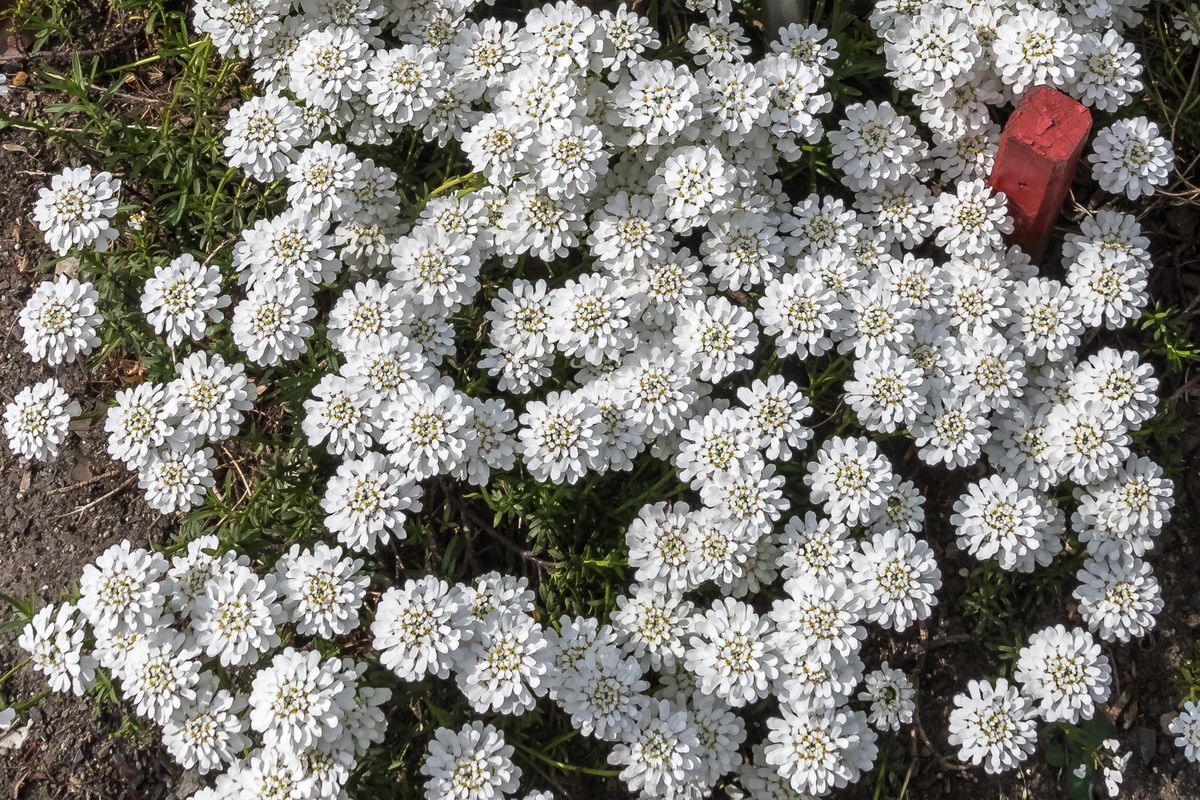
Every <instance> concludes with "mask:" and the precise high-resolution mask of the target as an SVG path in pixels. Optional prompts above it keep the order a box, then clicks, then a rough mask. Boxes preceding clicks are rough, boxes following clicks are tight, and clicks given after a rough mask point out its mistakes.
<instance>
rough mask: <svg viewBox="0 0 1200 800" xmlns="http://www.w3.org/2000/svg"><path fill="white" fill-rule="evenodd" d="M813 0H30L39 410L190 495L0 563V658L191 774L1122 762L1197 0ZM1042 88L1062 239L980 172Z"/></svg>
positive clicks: (415, 779)
mask: <svg viewBox="0 0 1200 800" xmlns="http://www.w3.org/2000/svg"><path fill="white" fill-rule="evenodd" d="M118 8H119V13H118ZM104 11H107V12H108V13H110V14H113V15H114V16H112V17H110V19H119V20H121V21H122V22H123V27H120V28H118V29H116V30H110V31H108V33H107V34H106V35H107V36H108V37H112V41H109V42H105V41H103V40H101V41H98V42H95V43H93V46H91V47H88V48H82V47H79V46H77V45H75V46H66V47H63V46H62V43H64V42H67V43H73V42H75V41H76V40H75V38H74V37H75V36H76V35H77V34H76V33H75V31H76V30H77V29H81V28H83V27H84V26H88V25H91V26H96V25H97V22H96V19H95V15H96V14H98V13H102V12H104ZM803 12H804V16H805V17H806V21H805V22H804V23H801V24H796V25H793V26H791V27H788V28H786V29H784V30H782V31H779V32H776V31H770V30H766V29H764V28H763V26H762V24H761V19H762V16H763V15H762V14H761V13H760V10H759V9H758V8H756V7H752V6H743V5H739V6H736V7H730V6H728V5H725V4H717V3H704V2H701V3H689V4H678V5H676V4H671V3H656V4H650V5H646V6H633V7H626V6H616V5H613V6H611V7H609V6H603V7H600V6H597V7H591V6H582V5H576V4H574V3H567V2H564V3H557V4H552V5H546V6H542V7H534V6H531V7H529V8H521V7H518V6H514V5H510V4H504V3H498V4H496V5H495V6H484V5H480V6H473V5H469V4H466V3H458V4H455V3H446V4H439V3H429V4H400V3H385V2H371V0H361V1H358V2H336V1H332V0H331V1H329V2H325V1H323V0H304V1H303V2H299V3H294V4H293V3H289V2H283V1H282V0H237V1H236V2H229V1H227V0H207V1H206V2H198V3H193V4H187V5H181V6H179V7H174V6H166V5H164V4H162V3H160V2H157V1H156V0H146V1H144V2H141V1H139V0H127V2H123V3H121V4H120V5H119V6H117V5H114V6H111V7H108V6H102V7H91V6H87V5H86V4H75V3H68V2H63V3H50V4H41V3H39V4H33V5H28V4H22V3H18V4H17V5H16V7H15V9H14V10H12V11H11V12H10V16H11V18H12V30H13V31H14V32H16V33H17V35H21V36H25V37H26V38H27V39H28V41H23V42H22V43H21V48H23V49H24V50H25V51H26V52H20V53H18V54H17V55H16V57H15V58H14V59H13V60H14V61H16V62H18V63H22V64H23V65H25V66H27V67H29V69H28V71H25V70H23V71H21V72H19V73H15V74H14V75H13V76H12V83H13V84H14V87H13V89H12V90H11V91H10V92H9V93H8V96H7V97H6V99H5V102H12V101H13V100H14V99H15V96H17V95H20V94H22V93H25V92H32V91H34V90H35V89H36V90H37V91H39V92H44V93H45V95H44V96H46V97H50V98H52V101H50V102H46V103H43V104H39V105H36V106H33V107H30V108H29V109H28V111H27V113H24V114H19V115H13V116H10V117H9V118H8V121H7V122H6V125H7V126H8V127H7V128H6V130H8V131H19V132H21V133H22V134H25V135H31V136H35V137H39V138H41V139H43V140H45V141H48V142H52V143H54V144H55V145H57V146H59V147H61V148H62V149H63V151H64V152H65V153H67V154H68V158H67V162H68V163H66V164H63V165H61V167H60V168H59V169H57V170H55V171H54V173H52V174H48V175H46V176H45V180H44V183H45V184H46V185H45V186H44V187H43V188H42V190H41V191H40V192H39V193H37V195H36V196H31V197H29V198H27V206H28V207H27V208H26V212H27V213H28V215H29V219H30V221H31V225H32V229H33V230H36V231H37V232H38V236H39V237H41V238H42V239H43V240H44V243H45V246H46V247H47V248H48V250H47V257H46V259H45V262H44V263H43V264H41V265H40V267H41V268H43V269H45V270H46V271H47V273H48V274H47V276H46V279H45V280H44V281H39V282H37V283H36V284H35V286H33V287H32V288H31V290H30V291H29V292H27V293H26V295H25V296H22V297H21V298H20V303H21V311H20V313H19V315H18V319H17V330H16V335H17V336H18V337H19V339H20V342H21V346H22V347H23V349H24V352H25V355H26V357H28V358H30V359H32V360H33V361H34V362H36V363H38V364H40V365H42V367H43V370H44V371H43V372H42V373H41V377H40V379H39V380H37V381H34V382H30V383H29V385H28V386H24V387H23V386H13V387H6V389H10V390H11V391H10V394H11V398H9V399H10V402H9V403H8V406H7V408H6V411H5V434H6V438H7V440H8V444H9V447H10V449H11V450H12V451H13V452H14V453H16V454H18V455H19V456H20V457H21V458H23V459H25V460H27V461H29V462H32V463H35V464H43V463H52V462H53V460H54V459H55V458H56V457H57V456H58V454H59V452H60V451H61V450H64V449H66V448H68V447H70V446H71V443H72V437H73V436H74V435H75V433H73V430H77V429H78V426H79V422H78V420H79V419H80V418H83V419H85V420H86V419H88V418H89V417H90V418H91V422H92V425H93V426H94V427H96V428H97V429H98V430H102V431H103V433H102V438H103V441H104V443H105V449H106V450H107V456H108V457H109V458H111V459H112V460H113V461H114V462H116V464H117V465H119V469H120V470H121V471H122V472H121V476H120V480H122V481H123V483H118V490H120V489H122V488H123V489H126V490H130V491H133V489H134V487H136V489H137V491H138V493H139V495H140V498H141V499H139V501H138V502H139V503H143V504H144V506H146V507H148V508H149V509H152V510H153V511H154V512H155V513H159V514H162V515H165V517H164V518H165V519H167V520H168V525H167V528H168V533H167V535H165V536H162V537H156V538H155V540H154V541H153V542H151V541H148V540H147V537H135V536H130V537H128V539H126V540H124V541H120V542H119V543H117V544H114V545H113V546H111V547H106V548H105V549H103V550H98V551H97V552H94V553H90V554H89V555H88V558H87V561H88V562H90V563H87V564H86V566H84V567H83V568H82V569H81V570H80V572H79V575H78V581H77V585H76V586H75V587H74V588H73V589H72V591H71V592H70V593H69V595H68V596H67V597H64V598H60V599H59V600H58V601H57V602H54V603H50V604H39V603H36V602H35V601H32V600H25V599H23V596H13V597H11V598H9V599H10V605H11V606H12V614H13V622H12V625H11V628H12V630H13V631H14V632H15V633H16V634H18V636H17V644H18V647H19V650H20V652H21V655H20V656H18V658H19V660H14V664H13V669H12V670H10V671H9V672H8V673H7V674H6V675H5V676H4V678H3V679H2V680H4V681H8V680H10V679H12V678H14V676H18V675H22V676H27V675H28V673H29V672H37V673H39V674H40V676H41V678H43V679H44V680H45V681H46V682H47V683H48V685H49V689H50V690H51V691H53V692H58V693H67V694H75V695H84V694H90V695H92V696H93V697H95V698H96V699H97V701H98V702H99V703H102V704H109V705H112V704H122V706H121V707H122V708H124V709H125V711H126V712H127V713H128V716H127V717H126V718H125V724H124V726H123V730H124V732H125V733H126V734H128V735H136V736H141V737H144V738H148V739H152V740H153V741H156V742H161V744H162V746H163V747H165V749H166V751H167V753H168V754H169V755H170V757H171V758H172V759H173V760H174V761H175V762H177V764H178V765H179V767H180V768H181V769H183V770H186V771H187V773H188V774H189V775H191V776H192V778H193V784H195V783H196V781H197V780H198V781H199V784H198V785H196V788H195V792H194V794H192V796H193V797H197V798H212V797H236V798H257V797H340V796H352V797H377V796H395V795H399V796H412V797H421V796H423V797H428V798H444V797H454V798H476V797H477V798H491V797H509V796H511V797H526V798H537V799H538V800H544V799H545V798H546V797H593V796H614V797H619V796H645V797H697V798H698V797H708V796H731V797H735V796H740V797H752V798H760V797H761V798H768V797H819V796H825V795H827V794H830V793H832V792H836V791H842V790H844V791H848V792H859V793H861V792H863V791H866V792H868V793H870V794H873V796H876V797H881V796H897V797H902V796H921V795H916V794H913V792H914V791H916V790H915V789H912V788H911V787H912V786H915V784H912V783H911V782H912V781H913V779H914V775H915V770H916V768H917V766H918V764H919V761H920V760H921V758H924V759H925V760H926V761H930V760H932V761H934V762H937V768H938V769H939V770H942V771H959V770H970V769H974V770H977V771H978V772H979V773H985V774H986V773H996V774H1001V773H1011V772H1014V771H1018V770H1023V769H1025V768H1027V767H1029V766H1030V764H1031V763H1033V762H1036V761H1039V760H1040V761H1043V762H1045V764H1046V765H1047V766H1048V767H1049V768H1051V769H1052V770H1053V771H1054V772H1055V775H1056V777H1057V778H1058V779H1059V780H1060V782H1061V788H1060V789H1057V790H1056V791H1060V792H1061V793H1064V794H1066V795H1070V796H1073V797H1087V796H1091V795H1092V793H1093V792H1103V793H1109V794H1112V793H1115V792H1116V791H1118V790H1119V788H1120V785H1121V783H1122V775H1123V773H1124V771H1125V768H1126V765H1127V763H1128V761H1129V758H1130V749H1129V748H1130V747H1131V744H1130V743H1129V742H1127V741H1126V742H1123V741H1121V739H1120V737H1119V736H1118V732H1117V730H1116V727H1115V725H1114V718H1115V717H1117V716H1118V715H1119V713H1120V710H1119V709H1120V707H1121V706H1122V704H1123V703H1124V702H1125V701H1123V700H1122V692H1121V691H1120V688H1121V683H1120V679H1121V675H1120V664H1121V656H1120V655H1119V653H1121V651H1122V648H1123V647H1129V646H1130V643H1131V642H1136V641H1145V640H1146V639H1147V638H1148V637H1151V636H1153V631H1154V629H1155V627H1156V625H1157V619H1158V617H1159V615H1160V614H1161V613H1165V612H1164V598H1166V597H1169V596H1170V592H1169V590H1168V587H1166V586H1164V584H1163V583H1162V582H1161V581H1160V580H1159V579H1158V578H1157V577H1156V571H1155V561H1156V558H1157V557H1158V556H1159V555H1161V554H1162V553H1163V552H1164V551H1165V550H1167V549H1169V548H1168V545H1167V543H1168V542H1170V543H1171V544H1172V545H1174V543H1176V542H1177V538H1176V536H1175V535H1173V534H1172V528H1171V526H1172V524H1175V525H1178V515H1177V513H1176V509H1175V494H1176V492H1175V487H1176V484H1177V483H1178V482H1180V481H1182V480H1184V479H1185V478H1186V474H1187V467H1188V465H1187V463H1186V460H1184V459H1182V458H1181V454H1180V451H1179V449H1178V448H1176V447H1173V446H1172V442H1173V441H1176V440H1177V438H1178V436H1179V433H1180V431H1185V430H1190V428H1191V425H1190V422H1191V420H1190V419H1189V418H1188V417H1187V415H1186V413H1181V411H1180V409H1179V408H1178V405H1177V401H1179V400H1180V399H1186V393H1183V394H1181V392H1182V391H1183V390H1184V389H1186V387H1187V386H1188V382H1187V381H1186V375H1187V372H1186V370H1187V368H1188V365H1189V363H1190V362H1191V361H1194V360H1195V359H1196V357H1197V350H1196V348H1195V347H1194V346H1193V345H1192V344H1191V342H1190V331H1189V330H1188V327H1187V322H1186V319H1187V313H1188V312H1190V311H1191V310H1192V309H1191V308H1184V309H1179V308H1173V307H1172V306H1171V303H1170V302H1163V301H1161V300H1160V299H1159V298H1156V297H1154V296H1153V295H1154V293H1153V292H1152V291H1151V290H1150V286H1151V282H1152V275H1153V274H1154V273H1155V270H1157V269H1162V268H1163V265H1161V264H1156V263H1155V260H1154V259H1153V258H1152V256H1151V249H1152V246H1151V242H1150V240H1149V238H1148V236H1147V235H1145V234H1146V232H1145V231H1143V223H1144V222H1148V218H1147V216H1146V212H1147V211H1148V209H1151V208H1154V206H1152V205H1150V204H1151V203H1158V202H1161V201H1162V199H1163V198H1168V199H1177V200H1179V201H1180V203H1181V204H1185V203H1186V202H1188V201H1189V200H1194V198H1195V194H1196V191H1197V190H1196V188H1195V187H1194V186H1193V185H1192V184H1191V183H1190V182H1189V181H1190V177H1189V176H1190V175H1192V174H1193V171H1192V168H1193V166H1194V164H1193V163H1192V162H1191V161H1189V159H1194V158H1195V152H1196V151H1195V148H1194V145H1195V142H1196V134H1197V130H1196V128H1197V124H1198V123H1197V116H1198V115H1197V108H1198V105H1200V99H1198V98H1200V92H1198V90H1197V86H1196V83H1197V72H1196V67H1195V66H1194V61H1195V59H1194V54H1195V49H1194V47H1193V45H1194V44H1195V42H1194V41H1193V40H1194V39H1195V38H1196V37H1195V30H1196V28H1195V22H1196V19H1195V11H1194V9H1192V8H1191V7H1188V6H1179V7H1178V8H1176V7H1172V8H1170V9H1166V8H1159V7H1154V8H1150V7H1149V4H1146V3H1138V2H1108V3H1097V4H1088V3H1062V4H1045V5H1044V7H1043V6H1038V7H1033V6H1028V5H1025V4H1020V3H1007V2H976V3H949V2H946V3H942V2H926V3H892V2H882V3H878V4H869V3H868V4H842V3H836V2H834V3H816V4H812V6H811V7H809V8H805V9H803ZM809 22H811V24H809ZM133 36H136V37H139V39H141V40H144V42H145V44H146V45H147V49H146V51H145V52H140V53H137V54H136V57H135V58H134V59H132V60H129V61H119V60H118V61H116V62H115V63H114V62H113V61H112V60H111V59H110V58H109V55H110V53H113V52H117V51H122V52H123V50H122V48H123V47H124V43H125V42H126V41H127V40H128V39H129V38H130V37H133ZM18 79H19V80H18ZM146 79H148V80H152V81H154V82H156V83H157V84H158V85H161V86H163V87H165V91H164V92H161V93H157V94H156V93H150V94H147V95H141V94H139V92H138V91H137V89H138V82H139V81H141V80H146ZM18 83H19V84H20V85H17V84H18ZM1042 85H1047V86H1053V87H1057V88H1058V89H1061V90H1062V91H1064V92H1066V93H1067V94H1069V95H1071V96H1074V97H1076V98H1078V99H1079V100H1080V101H1081V102H1083V103H1085V104H1086V105H1087V106H1089V107H1090V108H1091V109H1092V112H1093V113H1094V114H1095V128H1094V134H1093V137H1092V139H1091V141H1090V142H1089V144H1088V147H1087V150H1086V157H1085V160H1084V162H1083V165H1082V167H1081V175H1080V178H1079V180H1078V181H1077V189H1081V190H1086V191H1087V192H1088V193H1089V194H1090V196H1088V197H1083V196H1081V195H1076V197H1075V202H1074V203H1073V204H1072V207H1071V209H1070V212H1071V215H1072V223H1071V224H1070V225H1068V226H1065V227H1064V229H1063V230H1062V231H1060V235H1059V237H1058V238H1057V240H1056V241H1055V243H1054V244H1053V246H1052V247H1051V249H1050V251H1049V253H1048V254H1047V255H1046V256H1044V257H1042V258H1040V259H1039V261H1038V262H1037V263H1034V262H1033V261H1031V260H1030V258H1029V257H1028V256H1027V255H1026V254H1025V253H1023V252H1022V251H1021V250H1020V249H1019V248H1016V247H1013V246H1011V245H1010V244H1009V242H1008V241H1007V240H1006V235H1007V234H1009V233H1010V232H1011V230H1012V222H1011V219H1010V218H1009V216H1008V215H1007V213H1006V205H1005V198H1004V197H1003V195H1000V194H998V193H997V192H995V191H994V190H992V189H991V187H990V186H989V185H988V183H987V178H988V176H989V174H990V172H991V167H992V159H993V158H994V155H995V150H996V146H997V143H998V141H999V136H1000V125H1001V123H1002V122H1003V121H1004V120H1005V119H1006V117H1007V115H1008V114H1009V112H1010V111H1011V108H1012V107H1013V105H1014V104H1015V103H1016V102H1018V101H1019V99H1020V97H1021V95H1022V94H1023V93H1025V92H1027V91H1029V90H1031V89H1033V88H1035V87H1038V86H1042ZM1193 252H1194V251H1193ZM1184 298H1185V299H1186V302H1185V303H1183V304H1182V305H1185V306H1186V305H1187V304H1188V303H1191V301H1192V299H1193V298H1192V297H1189V296H1187V295H1185V296H1184ZM78 370H89V371H91V373H92V374H95V375H104V376H105V379H106V381H107V382H108V384H109V386H110V389H111V391H109V392H108V393H107V394H106V395H105V396H104V397H103V398H102V403H101V404H99V405H96V404H90V407H89V408H88V409H87V410H85V408H84V406H83V405H82V404H81V403H80V402H79V398H73V397H72V396H71V394H70V393H69V392H68V391H67V390H66V388H65V385H66V383H67V381H68V380H69V379H70V378H69V376H70V374H71V372H72V371H78ZM1164 386H1171V387H1181V388H1180V390H1179V391H1176V390H1175V389H1174V388H1173V389H1172V391H1171V392H1170V393H1169V394H1168V393H1166V392H1164V391H1163V387H1164ZM126 475H127V477H125V476H126ZM81 509H82V511H83V512H86V511H87V507H86V506H81ZM1173 515H1174V520H1173ZM176 523H177V524H176ZM139 538H140V539H141V541H133V540H135V539H139ZM1183 538H1184V539H1186V536H1185V537H1183ZM951 589H952V590H953V591H951ZM976 641H978V642H984V643H986V645H987V647H986V652H985V653H982V654H978V653H977V654H974V655H975V657H974V658H972V657H971V656H965V657H964V660H965V661H966V668H965V669H960V670H958V671H957V672H956V673H955V675H954V678H953V680H952V681H950V682H949V683H947V684H945V685H944V686H943V687H942V688H943V691H945V692H946V698H945V701H944V702H942V703H941V704H940V705H930V706H929V707H926V708H923V707H922V697H923V696H922V694H921V692H920V689H921V685H920V684H921V675H922V671H923V669H924V665H925V663H926V659H927V658H928V656H929V655H930V654H931V653H934V652H941V651H942V650H943V649H945V648H953V647H954V646H955V645H956V644H962V643H968V642H976ZM1196 674H1197V673H1196V672H1195V671H1191V670H1189V669H1186V668H1185V669H1183V670H1181V674H1180V677H1181V679H1182V681H1183V682H1186V683H1189V685H1188V686H1184V685H1182V684H1181V685H1179V686H1178V687H1173V688H1172V689H1171V691H1175V692H1176V696H1177V699H1179V700H1180V701H1181V708H1180V712H1179V713H1178V714H1173V715H1171V718H1170V719H1169V720H1164V721H1163V724H1164V728H1165V731H1166V732H1168V733H1169V736H1170V738H1171V740H1172V741H1174V742H1175V743H1176V744H1178V746H1179V748H1180V749H1181V752H1182V754H1183V755H1184V757H1185V758H1187V759H1189V760H1190V759H1195V758H1198V757H1200V751H1198V748H1200V710H1198V709H1197V707H1196V706H1195V705H1194V702H1193V701H1194V700H1195V699H1196V697H1195V692H1196V690H1197V687H1196V686H1195V680H1196V677H1195V676H1196ZM28 685H32V684H28ZM2 689H3V687H0V690H2ZM8 699H9V700H11V705H9V706H8V707H7V708H6V709H5V711H4V712H3V714H4V716H3V718H2V721H3V724H4V725H5V727H6V728H7V729H9V730H10V731H12V732H16V733H19V732H20V731H22V730H23V728H22V725H23V724H25V723H24V717H25V716H27V715H28V714H29V713H31V712H32V711H34V710H35V708H36V705H37V703H38V702H39V701H42V700H43V699H44V695H41V694H39V695H37V696H33V697H19V696H16V695H12V696H11V697H10V698H8ZM1039 742H1040V745H1039ZM18 788H19V787H18ZM925 791H927V789H926V790H925Z"/></svg>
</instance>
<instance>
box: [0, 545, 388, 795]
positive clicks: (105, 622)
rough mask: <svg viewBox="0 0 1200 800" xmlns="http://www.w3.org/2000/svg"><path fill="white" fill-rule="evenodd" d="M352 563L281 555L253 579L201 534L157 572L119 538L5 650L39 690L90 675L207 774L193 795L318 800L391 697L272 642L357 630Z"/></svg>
mask: <svg viewBox="0 0 1200 800" xmlns="http://www.w3.org/2000/svg"><path fill="white" fill-rule="evenodd" d="M362 566H363V562H362V561H361V560H358V559H352V558H350V557H348V556H345V555H343V551H342V549H341V548H340V547H328V546H326V545H324V544H320V543H318V544H317V545H315V546H314V547H312V548H310V549H301V547H300V546H299V545H296V546H294V547H293V548H292V549H291V550H290V551H289V552H288V553H286V554H285V555H284V556H283V557H282V558H280V559H279V562H278V563H277V564H276V566H275V570H274V572H273V573H269V574H266V575H265V576H263V575H259V574H258V573H257V572H256V571H255V570H254V569H253V568H252V567H251V565H250V561H249V559H248V558H246V557H245V556H241V557H239V556H238V555H237V554H236V553H233V552H222V551H221V549H220V546H219V544H218V542H217V538H216V537H215V536H203V537H200V538H199V539H195V540H193V541H192V542H190V543H189V544H188V545H187V548H186V550H184V551H183V552H181V553H179V554H178V555H176V556H175V557H174V558H172V559H171V560H169V561H168V560H167V559H166V558H164V557H163V556H161V555H159V554H157V553H152V552H149V551H147V550H142V549H138V548H134V547H132V546H131V545H130V544H129V542H128V541H123V542H121V543H120V544H118V545H114V546H112V547H110V548H109V549H107V550H106V551H104V553H102V554H101V555H100V557H99V558H97V559H96V561H95V562H94V563H93V564H89V565H88V566H87V567H85V568H84V571H83V576H82V578H81V579H80V584H79V592H80V596H79V600H78V601H77V602H76V603H63V604H60V605H57V606H47V607H45V608H43V609H41V610H40V611H39V612H38V613H37V615H36V616H35V617H34V618H33V620H32V621H31V622H30V623H29V624H28V625H26V626H25V629H24V631H23V632H22V633H21V636H20V639H19V641H18V643H19V645H20V646H21V648H23V649H24V650H25V651H26V652H27V653H28V654H29V658H30V662H31V664H32V665H33V667H34V669H36V670H38V671H39V672H41V673H43V674H44V675H45V677H46V679H47V680H48V682H49V684H50V687H51V688H52V689H54V690H55V691H61V692H67V691H70V692H73V693H75V694H82V693H83V692H84V691H86V690H87V689H88V687H89V686H90V685H91V684H92V683H93V682H94V681H95V679H96V670H97V669H104V670H106V671H107V673H108V674H109V675H111V676H112V677H113V678H114V679H115V682H116V683H117V685H118V686H119V688H120V691H121V693H122V694H123V695H124V697H125V699H126V700H127V701H128V702H129V703H130V704H131V705H132V706H133V707H134V709H135V710H136V712H137V714H138V715H139V716H141V717H143V718H144V719H146V720H147V721H149V722H151V723H153V724H156V725H158V726H160V727H161V729H162V738H163V744H164V746H165V747H166V749H167V751H168V752H169V753H170V754H171V756H172V757H173V758H174V759H175V760H176V761H177V762H179V764H180V765H181V766H183V767H184V768H186V769H194V770H195V771H196V772H198V773H200V774H201V775H209V774H213V773H219V777H218V778H217V779H216V784H215V788H214V789H213V790H211V792H210V791H209V790H204V791H202V792H200V793H199V794H198V795H197V797H218V798H224V799H225V800H230V799H231V798H233V799H235V800H250V799H251V798H263V797H288V798H294V800H333V798H337V797H344V796H345V795H344V793H343V787H344V786H345V784H346V781H347V780H348V779H349V777H350V774H351V773H352V772H353V770H354V768H355V764H356V762H357V760H358V759H359V758H360V757H361V756H362V755H363V754H364V753H365V752H366V750H367V749H368V748H369V747H370V746H372V745H373V744H376V743H378V742H380V741H382V739H383V734H384V731H385V729H386V727H387V722H386V719H385V718H384V715H383V711H382V710H381V708H380V707H381V706H382V705H383V704H384V703H386V702H387V700H388V699H389V698H390V696H391V692H390V691H389V690H387V689H384V688H375V687H371V686H368V685H366V683H365V682H364V681H363V675H364V673H365V671H366V668H367V665H366V663H364V662H359V661H355V660H353V659H349V658H325V657H323V656H322V655H321V654H320V653H319V652H317V651H316V650H299V649H295V648H293V647H291V646H288V647H282V648H281V643H282V641H283V636H284V635H285V627H286V628H291V629H293V630H294V631H295V633H297V634H300V635H302V636H319V637H323V638H332V637H334V636H340V635H344V634H346V633H348V632H350V631H351V630H353V629H355V628H356V627H358V625H359V611H360V608H361V606H362V603H363V598H364V595H365V591H366V587H367V583H368V578H367V577H366V575H364V574H363V573H362V571H361V569H362ZM255 665H256V666H255ZM237 667H240V668H244V669H240V670H236V669H232V668H237ZM206 792H208V794H206Z"/></svg>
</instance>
